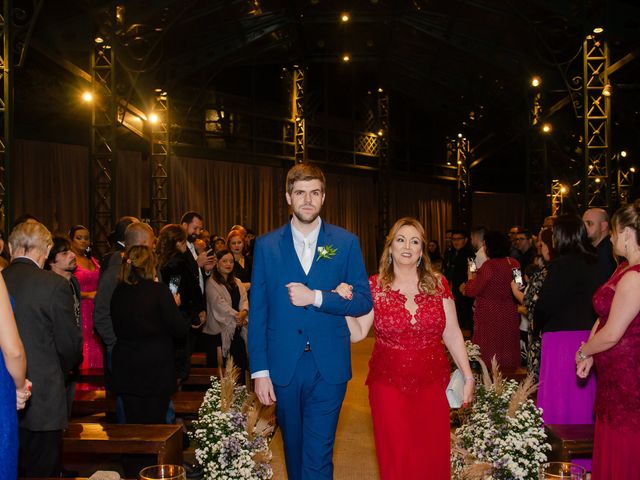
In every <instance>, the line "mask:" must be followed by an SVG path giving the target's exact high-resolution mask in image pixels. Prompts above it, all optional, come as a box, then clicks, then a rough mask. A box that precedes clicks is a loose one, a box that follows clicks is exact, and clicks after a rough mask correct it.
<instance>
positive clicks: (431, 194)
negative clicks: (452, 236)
mask: <svg viewBox="0 0 640 480" xmlns="http://www.w3.org/2000/svg"><path fill="white" fill-rule="evenodd" d="M454 195H455V189H454V187H451V186H448V185H431V184H425V183H419V182H410V181H400V180H398V181H393V182H392V183H391V192H390V206H389V207H390V208H389V212H390V223H391V225H389V227H391V226H392V225H393V223H394V222H395V221H396V220H398V219H399V218H401V217H407V216H409V217H415V218H417V219H418V220H419V221H420V223H422V225H423V226H424V229H425V231H426V233H427V239H429V240H431V239H433V240H437V241H438V243H439V245H440V251H441V252H442V251H444V250H443V245H444V233H445V231H446V230H447V229H449V228H451V227H452V226H453V223H454V222H453V198H454Z"/></svg>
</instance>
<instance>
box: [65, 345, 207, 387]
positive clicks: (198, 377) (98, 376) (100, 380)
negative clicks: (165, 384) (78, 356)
mask: <svg viewBox="0 0 640 480" xmlns="http://www.w3.org/2000/svg"><path fill="white" fill-rule="evenodd" d="M191 361H192V362H195V363H194V365H204V364H205V361H206V358H205V357H204V354H199V353H194V354H193V355H192V360H191ZM217 375H218V370H217V369H215V368H207V367H204V366H200V367H192V368H191V370H190V372H189V378H187V379H186V380H185V381H184V385H210V384H211V380H210V377H212V376H217ZM75 381H76V383H90V384H92V385H101V386H104V370H103V369H102V368H81V369H80V372H79V374H78V375H77V376H76V378H75Z"/></svg>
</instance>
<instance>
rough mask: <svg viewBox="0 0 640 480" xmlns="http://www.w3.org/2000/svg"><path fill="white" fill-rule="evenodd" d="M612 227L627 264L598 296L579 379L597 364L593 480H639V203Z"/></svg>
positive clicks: (625, 209)
mask: <svg viewBox="0 0 640 480" xmlns="http://www.w3.org/2000/svg"><path fill="white" fill-rule="evenodd" d="M611 223H612V226H613V234H612V236H611V243H613V250H614V252H615V253H616V254H617V255H620V256H624V257H625V258H626V259H627V261H626V262H624V263H622V264H620V266H619V267H618V268H617V269H616V271H615V272H614V273H613V275H612V276H611V278H610V279H609V281H608V282H607V283H605V284H604V285H603V286H602V287H600V288H599V289H598V290H597V291H596V293H595V294H594V296H593V306H594V309H595V311H596V313H597V314H598V317H599V318H598V321H597V322H596V324H595V325H594V327H593V329H592V330H591V335H590V337H589V341H588V342H587V343H586V344H583V345H582V346H581V347H580V349H579V350H578V352H577V353H576V363H577V370H578V376H579V377H582V378H586V377H587V375H589V371H590V369H591V367H592V366H593V364H594V361H595V366H596V373H597V376H598V383H597V386H596V408H595V410H596V433H595V440H594V450H593V467H592V474H591V478H592V480H609V479H623V478H624V479H627V478H629V479H631V478H640V469H639V467H638V459H639V458H640V295H638V292H639V291H640V241H639V239H640V200H636V201H635V203H633V204H628V205H625V206H624V207H622V208H620V210H618V211H617V212H616V214H615V215H614V216H613V219H612V222H611Z"/></svg>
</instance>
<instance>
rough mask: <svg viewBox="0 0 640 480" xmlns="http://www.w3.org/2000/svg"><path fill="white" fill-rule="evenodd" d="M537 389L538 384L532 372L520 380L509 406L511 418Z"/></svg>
mask: <svg viewBox="0 0 640 480" xmlns="http://www.w3.org/2000/svg"><path fill="white" fill-rule="evenodd" d="M537 389H538V385H536V384H534V383H533V374H531V373H530V374H529V375H527V378H525V379H524V380H523V381H522V382H520V385H519V386H518V389H517V390H516V392H515V393H514V394H513V396H512V397H511V401H510V402H509V408H507V416H508V417H510V418H513V417H515V415H516V412H517V411H518V408H520V405H522V404H523V403H524V402H526V401H527V399H528V398H529V397H530V396H531V394H532V393H534V392H535V391H536V390H537Z"/></svg>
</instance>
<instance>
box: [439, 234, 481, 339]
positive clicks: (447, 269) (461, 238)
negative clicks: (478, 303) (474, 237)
mask: <svg viewBox="0 0 640 480" xmlns="http://www.w3.org/2000/svg"><path fill="white" fill-rule="evenodd" d="M451 245H452V246H453V253H452V254H451V255H450V256H449V257H448V258H445V261H444V264H443V266H442V272H443V273H444V276H445V277H446V279H447V281H448V282H449V285H450V286H451V292H452V293H453V298H454V300H455V302H456V313H457V315H458V322H459V323H460V327H461V328H464V329H465V330H469V331H471V332H473V312H472V306H473V298H469V297H467V296H465V295H464V294H463V293H462V291H461V290H460V286H461V285H463V284H466V282H467V270H468V268H469V259H470V258H473V257H474V251H473V249H472V248H471V245H469V234H468V233H467V232H466V231H465V230H457V229H456V230H453V231H452V232H451Z"/></svg>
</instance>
